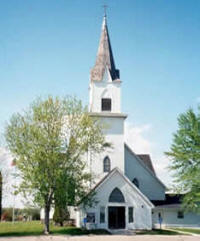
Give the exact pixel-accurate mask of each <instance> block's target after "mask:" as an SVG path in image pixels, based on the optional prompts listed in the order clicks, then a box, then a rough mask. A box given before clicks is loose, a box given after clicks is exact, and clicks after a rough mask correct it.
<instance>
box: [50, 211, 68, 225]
mask: <svg viewBox="0 0 200 241" xmlns="http://www.w3.org/2000/svg"><path fill="white" fill-rule="evenodd" d="M69 217H70V215H69V211H68V210H67V208H59V207H55V211H54V214H53V221H54V222H55V224H60V226H63V223H64V222H65V221H68V220H69Z"/></svg>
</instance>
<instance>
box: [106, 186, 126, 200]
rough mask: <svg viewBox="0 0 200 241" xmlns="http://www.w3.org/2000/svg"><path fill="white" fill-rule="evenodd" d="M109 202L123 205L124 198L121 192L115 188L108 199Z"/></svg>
mask: <svg viewBox="0 0 200 241" xmlns="http://www.w3.org/2000/svg"><path fill="white" fill-rule="evenodd" d="M109 202H117V203H124V202H125V200H124V196H123V194H122V192H121V191H120V190H119V188H117V187H116V188H115V189H114V190H113V191H112V192H111V194H110V197H109Z"/></svg>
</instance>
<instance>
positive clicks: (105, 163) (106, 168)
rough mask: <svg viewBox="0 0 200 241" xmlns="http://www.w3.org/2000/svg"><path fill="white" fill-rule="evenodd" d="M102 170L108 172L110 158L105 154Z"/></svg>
mask: <svg viewBox="0 0 200 241" xmlns="http://www.w3.org/2000/svg"><path fill="white" fill-rule="evenodd" d="M103 171H104V172H109V171H110V158H109V157H108V156H106V157H105V158H104V160H103Z"/></svg>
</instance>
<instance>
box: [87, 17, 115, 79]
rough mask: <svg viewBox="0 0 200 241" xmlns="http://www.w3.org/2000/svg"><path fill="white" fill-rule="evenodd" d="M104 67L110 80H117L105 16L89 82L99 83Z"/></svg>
mask: <svg viewBox="0 0 200 241" xmlns="http://www.w3.org/2000/svg"><path fill="white" fill-rule="evenodd" d="M106 67H107V68H108V70H109V71H110V75H111V78H112V80H116V79H119V70H118V69H116V68H115V62H114V57H113V53H112V48H111V44H110V38H109V34H108V27H107V21H106V16H104V18H103V24H102V30H101V37H100V42H99V48H98V52H97V57H96V63H95V66H94V67H93V68H92V70H91V81H101V80H102V79H103V76H104V72H105V69H106Z"/></svg>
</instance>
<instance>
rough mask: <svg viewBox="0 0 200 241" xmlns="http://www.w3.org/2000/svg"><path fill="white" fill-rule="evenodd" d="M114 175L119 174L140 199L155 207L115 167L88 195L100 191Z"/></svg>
mask: <svg viewBox="0 0 200 241" xmlns="http://www.w3.org/2000/svg"><path fill="white" fill-rule="evenodd" d="M114 173H118V174H119V175H120V176H121V177H122V178H123V179H124V180H125V182H127V183H128V184H129V185H130V186H131V187H132V188H133V189H134V191H136V192H137V194H139V195H140V197H141V198H142V199H143V200H144V201H145V202H146V203H147V204H148V205H149V206H150V207H152V208H153V207H154V205H153V203H152V202H151V201H150V200H149V199H148V198H147V197H146V196H145V195H144V194H143V193H142V192H141V191H140V190H139V189H138V188H137V187H136V186H135V185H134V184H133V183H132V182H131V181H130V180H129V179H128V178H127V177H126V176H125V175H124V174H123V173H122V172H121V171H120V169H119V168H118V167H115V168H114V169H112V170H111V171H110V172H109V173H108V174H107V175H106V176H105V177H103V178H102V179H101V180H100V181H99V182H98V183H97V184H96V185H95V186H94V188H92V190H91V191H90V192H89V193H88V195H89V194H90V193H92V192H94V191H96V190H98V189H99V188H100V187H101V186H102V185H103V184H104V183H105V182H106V181H107V180H108V179H109V178H111V177H112V176H113V175H114Z"/></svg>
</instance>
